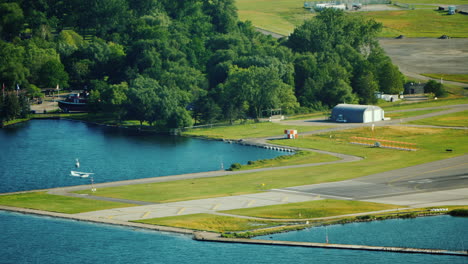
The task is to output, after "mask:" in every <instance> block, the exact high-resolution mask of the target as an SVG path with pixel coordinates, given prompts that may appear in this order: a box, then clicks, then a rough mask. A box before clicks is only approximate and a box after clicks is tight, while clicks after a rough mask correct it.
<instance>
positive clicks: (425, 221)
mask: <svg viewBox="0 0 468 264" xmlns="http://www.w3.org/2000/svg"><path fill="white" fill-rule="evenodd" d="M327 234H328V239H329V243H334V244H354V245H371V246H387V247H413V248H435V249H446V250H467V249H468V218H466V217H451V216H448V215H444V216H437V217H422V218H414V219H391V220H385V221H373V222H365V223H351V224H345V225H331V226H327V227H314V228H310V229H306V230H301V231H294V232H288V233H281V234H275V235H270V236H262V237H258V239H273V240H284V241H302V242H318V243H325V242H326V237H327Z"/></svg>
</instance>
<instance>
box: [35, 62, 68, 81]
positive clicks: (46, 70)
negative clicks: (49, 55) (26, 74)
mask: <svg viewBox="0 0 468 264" xmlns="http://www.w3.org/2000/svg"><path fill="white" fill-rule="evenodd" d="M39 76H40V77H39V80H38V82H39V85H41V86H42V87H49V88H50V87H55V86H57V85H60V87H62V88H67V87H68V73H67V72H66V71H65V67H64V66H63V64H62V63H61V62H60V61H57V60H50V61H47V62H46V63H44V64H43V65H42V67H41V69H40V70H39Z"/></svg>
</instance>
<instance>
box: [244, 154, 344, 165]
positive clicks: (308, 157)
mask: <svg viewBox="0 0 468 264" xmlns="http://www.w3.org/2000/svg"><path fill="white" fill-rule="evenodd" d="M334 160H338V158H337V157H334V156H330V155H326V154H320V153H317V152H310V151H299V152H297V153H295V154H294V155H283V156H279V157H276V158H274V159H265V160H256V161H251V162H249V164H248V165H242V167H241V170H252V169H261V168H271V167H281V166H290V165H300V164H309V163H319V162H328V161H334Z"/></svg>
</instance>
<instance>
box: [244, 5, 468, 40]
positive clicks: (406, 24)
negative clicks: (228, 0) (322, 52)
mask: <svg viewBox="0 0 468 264" xmlns="http://www.w3.org/2000/svg"><path fill="white" fill-rule="evenodd" d="M403 2H405V3H415V2H417V3H421V4H424V3H427V4H434V2H437V3H436V4H444V5H449V4H455V5H457V4H468V3H467V2H466V1H465V0H454V1H433V0H422V1H417V0H409V1H403ZM441 2H442V3H441ZM236 5H237V8H238V13H239V18H240V19H241V20H250V21H252V23H253V24H254V25H255V26H256V27H259V28H263V29H266V30H269V31H272V32H276V33H279V34H283V35H289V34H290V33H292V32H293V31H294V28H295V27H297V26H299V25H301V24H302V23H303V21H304V20H306V19H310V18H312V17H314V16H315V15H314V14H313V13H311V12H309V11H308V10H306V9H304V8H303V6H304V1H298V0H281V1H266V0H238V1H237V2H236ZM435 9H436V8H435V7H434V8H433V9H416V10H403V9H402V10H396V11H372V12H352V13H351V12H350V14H351V15H356V16H364V17H367V18H373V19H375V20H376V21H378V22H381V23H383V25H384V29H383V31H382V33H381V34H380V35H379V37H396V36H399V35H405V36H406V37H440V36H441V35H448V36H451V37H468V19H467V16H465V15H460V14H456V15H452V16H449V15H447V12H446V11H445V12H444V11H435Z"/></svg>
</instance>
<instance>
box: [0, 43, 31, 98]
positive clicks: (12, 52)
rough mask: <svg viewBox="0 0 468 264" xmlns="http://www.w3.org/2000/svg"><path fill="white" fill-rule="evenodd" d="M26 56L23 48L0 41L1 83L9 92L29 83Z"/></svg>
mask: <svg viewBox="0 0 468 264" xmlns="http://www.w3.org/2000/svg"><path fill="white" fill-rule="evenodd" d="M24 54H25V51H24V48H23V47H21V46H15V45H14V44H11V43H8V42H5V41H1V40H0V58H2V62H1V63H0V81H1V82H2V84H3V83H4V84H5V85H6V89H7V90H13V89H14V87H16V85H17V84H20V85H22V84H27V83H28V80H27V78H28V77H29V70H28V68H26V67H25V66H24Z"/></svg>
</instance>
